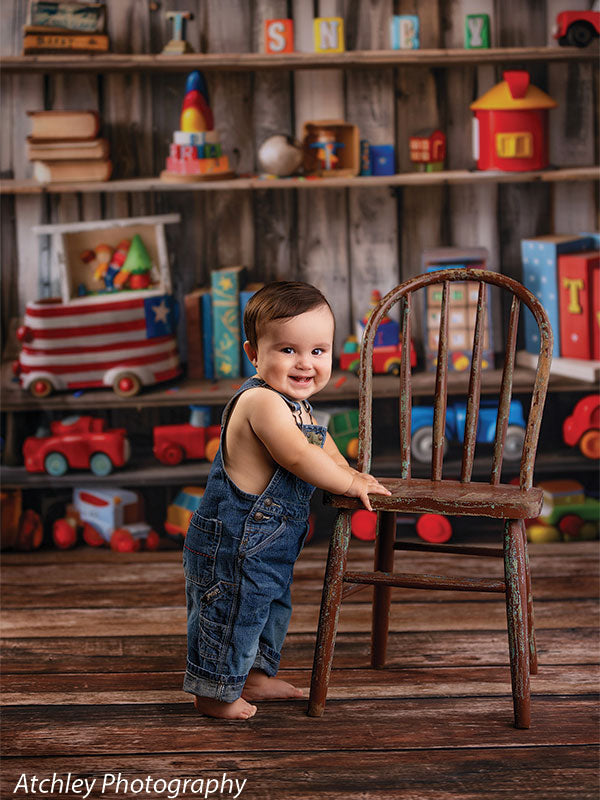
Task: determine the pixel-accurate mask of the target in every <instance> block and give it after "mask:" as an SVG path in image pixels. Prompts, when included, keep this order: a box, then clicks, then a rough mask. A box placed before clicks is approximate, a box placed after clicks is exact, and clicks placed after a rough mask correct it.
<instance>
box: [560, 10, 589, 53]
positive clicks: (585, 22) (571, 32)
mask: <svg viewBox="0 0 600 800" xmlns="http://www.w3.org/2000/svg"><path fill="white" fill-rule="evenodd" d="M552 35H553V36H554V38H555V39H558V43H559V44H561V45H570V46H571V47H587V46H588V44H589V43H590V42H591V41H592V39H595V38H597V37H598V36H599V35H600V11H598V10H595V11H561V12H560V14H557V16H556V23H555V25H554V29H553V31H552Z"/></svg>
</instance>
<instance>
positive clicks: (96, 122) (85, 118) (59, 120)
mask: <svg viewBox="0 0 600 800" xmlns="http://www.w3.org/2000/svg"><path fill="white" fill-rule="evenodd" d="M27 116H28V117H30V119H31V136H30V137H29V139H28V141H29V142H31V143H32V144H41V143H46V142H55V141H57V140H59V141H61V142H76V141H81V140H89V139H96V137H97V136H98V131H99V130H100V116H99V115H98V112H97V111H28V112H27Z"/></svg>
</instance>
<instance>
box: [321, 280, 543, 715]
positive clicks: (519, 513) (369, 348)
mask: <svg viewBox="0 0 600 800" xmlns="http://www.w3.org/2000/svg"><path fill="white" fill-rule="evenodd" d="M469 279H470V280H472V281H476V282H479V283H480V288H479V295H478V307H477V316H476V323H475V333H474V342H473V357H472V359H471V374H470V380H469V397H468V401H467V421H466V430H465V437H464V442H463V460H462V467H461V479H460V480H459V481H456V480H444V479H443V477H442V468H443V452H444V428H445V417H446V396H447V377H448V368H447V318H448V305H449V303H448V295H449V285H450V283H452V282H453V281H457V280H464V270H463V269H449V270H443V271H440V272H436V273H429V274H426V275H420V276H418V277H416V278H413V279H411V280H409V281H406V282H405V283H403V284H401V285H400V286H398V287H396V288H395V289H393V290H392V291H391V292H389V293H388V294H387V295H386V296H385V297H384V298H383V299H382V300H381V301H380V303H379V304H378V306H377V307H376V308H375V309H374V311H373V313H372V314H371V316H370V318H369V322H368V324H367V327H366V329H365V333H364V338H363V346H362V348H361V370H360V389H359V446H358V469H359V470H360V471H361V472H368V471H370V466H371V455H372V452H371V450H372V392H371V387H372V352H373V340H374V336H375V332H376V330H377V327H378V325H379V323H380V321H381V319H382V318H383V317H384V316H385V315H386V314H387V313H388V311H389V310H390V308H391V307H392V306H393V305H394V304H395V303H397V302H399V301H401V302H402V312H401V319H402V331H403V337H404V338H403V341H404V342H405V343H406V342H407V341H408V340H409V339H410V323H411V319H410V317H411V296H412V293H413V292H415V291H417V290H419V289H423V288H425V287H427V286H429V285H430V284H433V283H442V284H443V286H444V291H443V299H442V310H441V321H440V335H439V346H438V363H437V374H436V397H435V411H434V423H433V429H434V436H433V439H434V441H433V448H432V463H431V479H429V480H427V479H413V478H411V477H410V475H411V466H410V418H411V372H410V364H409V359H408V358H406V357H405V358H404V359H403V364H402V369H401V375H400V387H401V388H400V402H399V421H400V474H401V477H400V478H381V479H380V480H381V483H383V485H384V486H386V487H387V488H388V489H390V491H391V495H390V496H389V497H388V496H381V495H377V496H372V497H371V498H370V499H371V503H372V506H373V509H374V510H375V511H376V512H377V513H378V529H377V540H376V545H375V564H374V571H373V572H362V573H358V572H346V571H345V570H346V557H347V548H348V541H349V521H348V520H349V514H350V511H351V510H352V509H354V508H358V507H359V502H358V501H357V500H356V499H354V498H348V497H343V496H332V497H330V498H329V501H330V503H331V505H332V506H334V507H337V508H339V509H340V513H339V515H338V522H337V524H336V528H335V532H334V535H333V537H332V540H331V545H330V550H329V558H328V562H327V572H326V577H325V586H324V590H323V601H322V605H321V613H320V619H319V629H318V632H317V642H316V647H315V660H314V666H313V674H312V682H311V694H310V700H309V709H308V713H309V715H310V716H320V715H321V714H322V713H323V710H324V707H325V699H326V696H327V687H328V682H329V676H330V673H331V663H332V660H333V651H334V646H335V634H336V629H337V620H338V616H339V608H340V604H341V600H342V597H343V596H348V594H351V593H353V592H354V591H357V590H358V588H357V587H362V586H365V585H373V586H374V596H373V615H372V640H371V663H372V666H373V667H375V668H377V667H382V666H383V665H384V664H385V654H386V645H387V634H388V627H389V610H390V599H391V598H390V596H391V589H392V587H412V588H423V589H436V590H437V589H448V590H454V591H483V592H501V593H503V594H505V597H506V613H507V629H508V643H509V656H510V664H511V682H512V694H513V706H514V720H515V726H516V727H517V728H528V727H529V724H530V686H529V676H530V674H535V673H536V672H537V652H536V646H535V633H534V626H533V603H532V591H531V576H530V572H529V561H528V556H527V540H526V536H525V525H524V520H525V519H527V518H528V517H532V516H537V514H538V513H539V510H540V508H541V503H542V493H541V490H540V489H537V488H533V487H532V484H533V465H534V459H535V453H536V449H537V442H538V437H539V431H540V425H541V417H542V411H543V406H544V401H545V397H546V391H547V386H548V377H549V372H550V361H551V358H552V355H551V354H552V331H551V329H550V325H549V323H548V318H547V316H546V313H545V311H544V309H543V307H542V306H541V304H540V303H539V302H538V301H537V300H536V298H535V297H534V296H533V295H532V294H531V293H530V292H529V291H528V290H527V289H525V288H524V287H523V286H521V284H519V283H517V282H516V281H514V280H512V279H511V278H508V277H506V276H503V275H500V274H498V273H496V272H486V271H483V270H469ZM487 284H492V285H494V286H497V287H500V288H501V289H504V290H506V291H508V292H511V293H512V295H513V301H512V306H511V314H510V320H509V327H508V335H507V347H506V356H505V361H504V369H503V375H502V383H501V391H500V399H499V411H498V421H497V425H496V436H495V441H494V456H493V463H492V470H491V475H490V481H489V483H482V482H472V481H471V475H472V469H473V459H474V447H475V438H476V436H475V434H476V430H477V421H478V410H479V398H480V385H481V361H482V346H483V344H482V338H483V334H482V332H483V326H484V319H483V318H484V309H485V301H486V292H487ZM521 303H524V304H525V305H526V306H527V307H528V308H529V309H530V310H531V311H532V313H533V315H534V317H535V319H536V320H537V323H538V327H539V330H540V354H539V359H538V366H537V370H536V375H535V381H534V385H533V390H532V399H531V407H530V412H529V418H528V421H527V427H526V433H525V440H524V444H523V453H522V457H521V466H520V475H519V486H514V485H507V484H502V483H500V471H501V467H502V451H503V447H504V440H505V436H506V429H507V425H508V409H509V406H510V398H511V394H512V378H513V371H514V363H515V348H516V337H517V325H518V318H519V308H520V305H521ZM405 356H406V353H405ZM398 511H401V512H415V511H420V512H437V513H443V514H452V515H455V516H468V515H472V516H473V515H474V516H483V517H491V518H496V519H503V520H504V521H505V530H504V543H503V548H502V549H501V550H500V549H499V548H486V547H455V546H453V545H448V546H443V545H428V544H421V543H418V544H417V543H403V542H396V541H395V529H396V524H395V520H396V512H398ZM395 550H418V551H421V552H423V551H425V552H427V551H429V552H437V553H449V554H468V555H476V556H488V557H498V556H500V555H501V556H503V558H504V581H500V580H492V579H487V578H457V577H453V576H440V575H428V574H419V575H417V574H413V573H395V572H394V569H393V568H394V563H393V562H394V551H395ZM344 583H346V584H351V585H352V588H350V590H349V591H348V590H346V591H345V592H343V584H344Z"/></svg>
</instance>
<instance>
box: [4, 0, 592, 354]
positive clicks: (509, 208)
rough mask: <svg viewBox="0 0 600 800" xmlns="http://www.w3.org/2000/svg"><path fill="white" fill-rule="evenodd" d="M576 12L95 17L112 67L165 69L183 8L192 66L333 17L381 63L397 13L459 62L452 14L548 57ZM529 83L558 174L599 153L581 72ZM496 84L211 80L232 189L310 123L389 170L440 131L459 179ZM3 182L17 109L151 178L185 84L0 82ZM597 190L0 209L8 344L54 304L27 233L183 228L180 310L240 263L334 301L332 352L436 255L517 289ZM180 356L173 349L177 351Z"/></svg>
mask: <svg viewBox="0 0 600 800" xmlns="http://www.w3.org/2000/svg"><path fill="white" fill-rule="evenodd" d="M577 5H578V3H577V0H565V1H564V2H563V0H560V2H559V0H531V2H527V3H522V2H520V0H503V2H498V1H497V0H481V1H479V0H478V1H477V2H475V0H421V2H419V3H417V2H416V0H360V2H353V1H352V0H315V2H313V3H311V2H307V0H255V1H254V2H253V3H242V2H238V1H237V0H205V1H204V2H202V1H201V0H166V2H163V3H161V4H152V3H149V2H148V0H107V6H108V20H109V34H110V38H111V46H112V49H113V51H115V52H139V53H142V52H159V51H160V50H161V49H162V47H163V46H164V44H165V43H166V42H167V41H168V39H169V38H170V35H171V30H170V28H171V26H170V24H167V21H166V20H165V16H164V15H165V12H166V11H168V10H172V9H183V8H185V9H189V10H191V11H192V12H193V14H194V18H193V20H191V21H190V22H189V23H188V26H187V39H188V41H189V42H190V43H191V44H192V46H193V47H194V49H195V50H196V51H198V52H211V53H218V52H249V51H256V50H259V49H261V48H262V38H263V21H264V20H265V19H267V18H270V17H285V16H293V17H294V22H295V26H296V47H297V49H298V50H312V18H313V16H314V14H319V15H321V16H334V15H339V16H342V17H343V18H344V21H345V28H346V47H347V49H368V48H374V49H378V48H385V47H388V46H389V44H388V42H389V18H390V16H391V15H392V14H393V13H418V14H419V16H420V20H421V45H422V47H440V46H449V47H460V46H462V45H463V42H464V15H465V14H466V13H471V12H474V11H485V12H487V13H489V14H490V16H491V18H492V37H493V44H495V45H500V46H510V45H525V44H528V45H546V44H552V41H553V40H551V37H550V34H549V31H550V29H551V27H552V23H553V20H554V17H555V15H556V12H557V11H558V10H559V7H560V8H562V7H565V8H567V7H575V6H577ZM25 8H26V4H24V3H22V2H19V0H5V2H4V3H3V25H2V30H1V33H0V48H1V53H2V54H17V53H18V52H19V51H20V41H21V26H22V25H23V23H24V14H25ZM529 70H530V72H531V74H532V79H533V82H534V83H535V84H536V85H538V86H540V87H541V88H544V89H547V90H549V91H550V92H551V94H552V95H553V96H554V97H555V98H556V99H557V100H558V102H559V103H560V106H559V108H558V109H557V110H556V111H553V112H552V117H551V119H552V125H551V129H552V132H551V157H552V162H553V163H554V164H556V165H561V166H562V165H580V164H589V163H591V162H592V161H593V159H594V154H595V151H596V147H595V139H596V138H597V99H596V98H597V91H595V90H596V89H597V70H596V69H595V67H594V65H593V64H585V65H584V64H577V63H574V62H571V63H569V64H568V65H566V66H565V65H562V64H558V65H553V66H552V67H548V66H547V65H545V64H544V63H540V64H530V65H529ZM500 79H501V69H500V68H498V67H494V66H480V67H470V66H469V67H465V66H457V67H452V68H451V69H443V68H428V67H423V68H421V67H404V68H401V69H400V68H399V69H382V70H365V71H363V72H362V73H361V72H358V71H351V70H349V71H347V72H345V73H344V72H342V71H338V70H334V71H330V70H315V71H306V72H296V73H287V72H281V71H277V72H273V73H268V72H264V73H245V74H244V73H216V72H215V73H210V74H209V75H208V77H207V80H208V84H209V89H210V92H211V98H212V104H213V109H214V112H215V119H216V125H217V127H218V129H219V130H220V132H221V136H222V140H223V144H224V147H225V150H226V151H227V152H228V153H229V154H230V155H231V156H232V157H233V161H234V163H235V164H236V168H237V170H238V171H239V172H241V173H245V172H252V171H253V170H255V169H256V168H257V164H256V152H257V150H258V147H259V145H260V143H261V142H262V141H263V140H264V139H265V138H266V137H267V136H269V135H271V134H272V133H276V132H281V133H287V134H293V133H298V132H299V131H300V130H301V127H302V124H303V122H304V121H305V120H306V119H309V118H315V117H319V116H320V117H322V118H323V117H324V118H332V117H333V116H338V115H339V116H340V117H341V118H344V119H346V120H348V121H350V122H355V123H356V124H358V125H359V127H360V132H361V138H368V139H369V140H371V141H373V142H375V143H379V144H384V143H389V142H393V143H394V144H395V146H396V164H397V169H398V171H404V170H409V169H410V168H411V165H410V162H409V158H408V136H409V135H410V134H411V133H413V132H415V131H416V130H419V129H422V128H425V127H430V126H433V125H439V126H441V127H442V129H444V130H445V131H446V132H447V135H448V145H449V155H448V161H447V164H448V166H449V167H450V168H469V167H471V166H472V164H473V162H472V157H471V128H470V119H471V112H470V111H469V108H468V106H469V103H470V102H471V101H472V100H473V99H474V98H475V97H477V96H479V95H480V94H482V93H483V92H484V91H485V90H487V89H488V88H489V87H490V86H491V85H493V84H494V83H496V82H497V81H498V80H500ZM1 80H2V91H3V97H4V103H3V110H4V117H3V126H2V127H3V131H2V156H1V159H2V160H1V171H2V175H3V176H5V177H15V178H26V177H29V176H30V165H29V164H28V162H27V161H26V158H25V148H24V140H25V137H26V135H27V133H28V130H29V126H28V120H27V117H26V115H25V112H26V110H28V109H41V108H78V107H88V108H97V109H98V110H99V111H100V113H101V115H102V119H103V123H104V127H103V132H104V134H105V135H106V136H107V137H108V139H109V140H110V144H111V152H112V156H113V160H114V164H115V171H114V175H115V177H133V176H149V175H156V174H158V173H159V171H160V170H161V169H162V167H163V165H164V159H165V157H166V154H167V151H168V144H169V142H170V140H171V137H172V133H173V130H174V129H175V128H176V126H177V124H178V119H179V111H180V106H181V101H182V97H183V88H184V85H185V75H184V74H169V75H152V76H149V75H145V74H144V73H134V74H131V75H123V74H118V73H117V74H111V75H99V76H94V75H71V74H69V75H59V74H56V75H50V76H42V75H37V74H35V75H23V74H18V75H3V76H2V79H1ZM597 206H598V196H597V191H596V187H595V185H594V184H593V183H591V182H589V183H572V184H569V183H565V184H560V183H559V184H552V185H540V184H520V185H519V184H513V185H510V184H503V185H500V186H493V185H486V186H480V187H474V186H457V187H451V188H447V187H430V188H425V187H414V188H413V187H410V188H404V189H401V190H397V191H395V192H392V191H391V190H388V189H363V190H360V189H352V190H346V189H327V190H325V189H311V190H310V191H296V192H294V191H283V190H268V189H265V190H264V191H258V192H249V191H248V192H246V191H244V192H227V191H218V192H214V193H213V192H211V193H210V194H205V193H203V192H202V193H196V192H189V193H188V192H183V193H177V192H170V193H160V192H159V193H130V194H129V193H107V194H102V195H94V194H83V193H82V194H69V195H62V196H52V197H51V198H46V197H36V196H19V197H15V198H10V197H4V198H3V199H2V279H3V280H2V286H3V288H2V311H3V312H4V313H3V323H2V324H3V333H6V328H7V324H8V319H9V318H10V316H13V315H14V313H15V311H16V310H17V309H19V311H22V310H23V307H24V304H25V302H26V301H27V300H29V299H32V298H34V297H37V296H40V295H41V296H44V295H45V296H48V295H50V294H52V293H53V292H55V291H56V287H57V273H56V265H55V264H53V263H52V262H51V260H50V259H49V257H48V252H47V243H46V242H44V241H38V240H37V239H36V237H33V236H32V235H31V227H32V225H34V224H37V223H39V222H42V221H43V222H55V221H75V220H80V219H94V218H110V217H111V216H123V215H130V214H131V215H136V214H146V213H157V212H167V211H178V212H179V213H181V215H182V223H181V225H179V226H177V229H176V230H175V229H174V228H173V229H171V230H170V231H169V243H170V252H171V254H172V262H173V267H174V286H175V292H176V294H177V295H178V296H179V297H181V296H182V295H183V294H184V293H185V292H186V291H188V290H189V289H190V288H191V287H192V286H194V285H196V284H201V283H204V282H205V281H206V280H207V277H208V274H209V272H210V270H211V269H212V268H215V267H218V266H224V265H227V264H235V263H244V264H246V265H248V266H249V267H250V269H251V275H252V278H253V279H255V280H271V279H276V278H286V277H291V278H303V279H306V280H310V281H313V282H315V283H317V284H318V285H319V286H320V287H321V288H322V289H323V290H324V291H325V292H326V293H327V295H328V296H329V297H330V299H331V302H332V304H333V306H334V310H335V312H336V316H337V319H338V344H339V343H341V341H342V340H343V338H344V337H345V336H346V335H347V334H348V333H349V332H350V331H351V330H352V327H353V320H354V318H355V317H356V316H358V315H360V314H362V313H363V312H364V310H365V307H366V305H367V304H368V299H369V296H370V293H371V291H372V289H373V288H379V289H381V290H382V291H386V290H387V289H389V288H390V287H391V286H392V285H394V284H395V283H396V282H398V281H399V280H401V279H404V278H406V277H409V276H411V275H415V274H417V273H418V272H419V271H420V269H421V266H420V263H421V252H422V250H423V248H425V247H431V246H438V245H455V246H471V245H483V246H485V247H487V248H488V250H489V251H490V263H494V264H496V265H497V266H498V267H499V268H500V269H501V270H502V271H503V272H505V273H506V274H508V275H511V276H514V277H517V278H520V277H521V270H520V252H519V249H520V248H519V242H520V239H521V238H522V237H523V236H530V235H537V234H542V233H552V232H576V231H579V230H582V229H594V228H596V227H597V219H598V207H597ZM182 344H184V343H183V342H182Z"/></svg>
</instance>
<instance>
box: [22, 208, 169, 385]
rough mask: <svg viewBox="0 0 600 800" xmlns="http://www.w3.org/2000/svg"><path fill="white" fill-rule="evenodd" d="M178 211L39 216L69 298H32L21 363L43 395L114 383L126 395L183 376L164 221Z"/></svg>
mask: <svg viewBox="0 0 600 800" xmlns="http://www.w3.org/2000/svg"><path fill="white" fill-rule="evenodd" d="M179 220H180V217H179V215H178V214H166V215H162V216H154V217H137V218H129V219H112V220H100V221H95V222H79V223H71V224H65V225H40V226H37V227H35V228H34V229H33V230H34V232H35V233H37V234H49V235H51V237H52V250H53V253H54V255H55V257H56V259H57V262H58V268H59V274H60V287H61V296H60V297H50V298H44V299H42V300H36V301H35V302H30V303H27V306H26V311H25V320H24V324H23V325H22V326H21V327H20V328H19V331H18V338H19V341H20V342H21V352H20V356H19V360H18V361H17V362H16V363H15V364H14V365H13V370H14V372H15V374H16V375H18V377H19V381H20V383H21V386H22V387H23V389H28V390H29V391H30V392H31V394H33V395H34V396H35V397H46V396H47V395H49V394H51V392H53V391H65V390H72V389H90V388H94V387H103V386H110V387H112V388H113V390H114V391H115V392H116V393H117V394H119V395H121V396H124V397H129V396H132V395H135V394H137V393H138V392H139V391H140V389H141V388H142V386H151V385H152V384H155V383H158V382H160V381H166V380H169V379H171V378H174V377H175V376H177V375H179V373H180V371H181V368H180V364H179V355H178V353H177V343H176V335H175V334H176V324H177V319H176V305H175V302H174V299H173V296H172V294H171V277H170V273H169V264H168V257H167V248H166V243H165V231H164V226H165V225H166V224H168V223H173V222H179Z"/></svg>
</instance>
